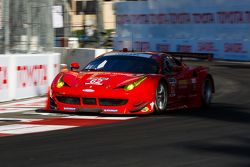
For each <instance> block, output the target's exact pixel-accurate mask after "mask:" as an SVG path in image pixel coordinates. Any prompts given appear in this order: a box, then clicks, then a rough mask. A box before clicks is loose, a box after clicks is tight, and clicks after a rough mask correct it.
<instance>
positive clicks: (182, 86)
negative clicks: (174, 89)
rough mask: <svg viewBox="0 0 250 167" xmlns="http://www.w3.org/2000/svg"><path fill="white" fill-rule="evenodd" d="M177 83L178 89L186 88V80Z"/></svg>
mask: <svg viewBox="0 0 250 167" xmlns="http://www.w3.org/2000/svg"><path fill="white" fill-rule="evenodd" d="M178 83H179V88H180V89H185V88H187V87H188V80H179V82H178Z"/></svg>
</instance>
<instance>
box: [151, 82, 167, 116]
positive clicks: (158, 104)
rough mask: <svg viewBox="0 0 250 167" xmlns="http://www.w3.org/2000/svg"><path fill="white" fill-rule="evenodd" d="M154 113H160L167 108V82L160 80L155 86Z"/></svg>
mask: <svg viewBox="0 0 250 167" xmlns="http://www.w3.org/2000/svg"><path fill="white" fill-rule="evenodd" d="M154 108H155V113H162V112H165V111H166V110H167V84H166V83H165V82H163V81H160V82H159V84H158V86H157V88H156V95H155V107H154Z"/></svg>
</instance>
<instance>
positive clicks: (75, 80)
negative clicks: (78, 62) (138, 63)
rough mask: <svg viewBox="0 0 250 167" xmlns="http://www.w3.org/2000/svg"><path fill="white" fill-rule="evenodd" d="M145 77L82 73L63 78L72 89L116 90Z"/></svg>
mask: <svg viewBox="0 0 250 167" xmlns="http://www.w3.org/2000/svg"><path fill="white" fill-rule="evenodd" d="M142 76H144V75H143V74H130V73H114V72H80V73H77V74H76V73H66V74H65V75H64V77H63V80H64V82H66V83H67V84H68V85H69V86H70V87H79V88H83V87H86V86H88V85H89V86H108V87H110V88H116V87H120V86H124V85H127V84H129V83H132V82H134V81H136V80H138V79H139V78H141V77H142Z"/></svg>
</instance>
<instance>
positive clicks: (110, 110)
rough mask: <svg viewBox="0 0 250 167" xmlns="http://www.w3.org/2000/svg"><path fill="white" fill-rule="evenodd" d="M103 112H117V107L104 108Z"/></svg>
mask: <svg viewBox="0 0 250 167" xmlns="http://www.w3.org/2000/svg"><path fill="white" fill-rule="evenodd" d="M103 111H104V112H118V110H117V109H104V110H103Z"/></svg>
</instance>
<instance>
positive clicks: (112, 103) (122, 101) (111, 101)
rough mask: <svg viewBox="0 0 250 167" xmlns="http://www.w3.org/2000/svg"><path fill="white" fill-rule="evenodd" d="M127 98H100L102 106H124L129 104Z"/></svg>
mask: <svg viewBox="0 0 250 167" xmlns="http://www.w3.org/2000/svg"><path fill="white" fill-rule="evenodd" d="M127 102H128V100H127V99H99V103H100V105H101V106H122V105H125V104H127Z"/></svg>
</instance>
